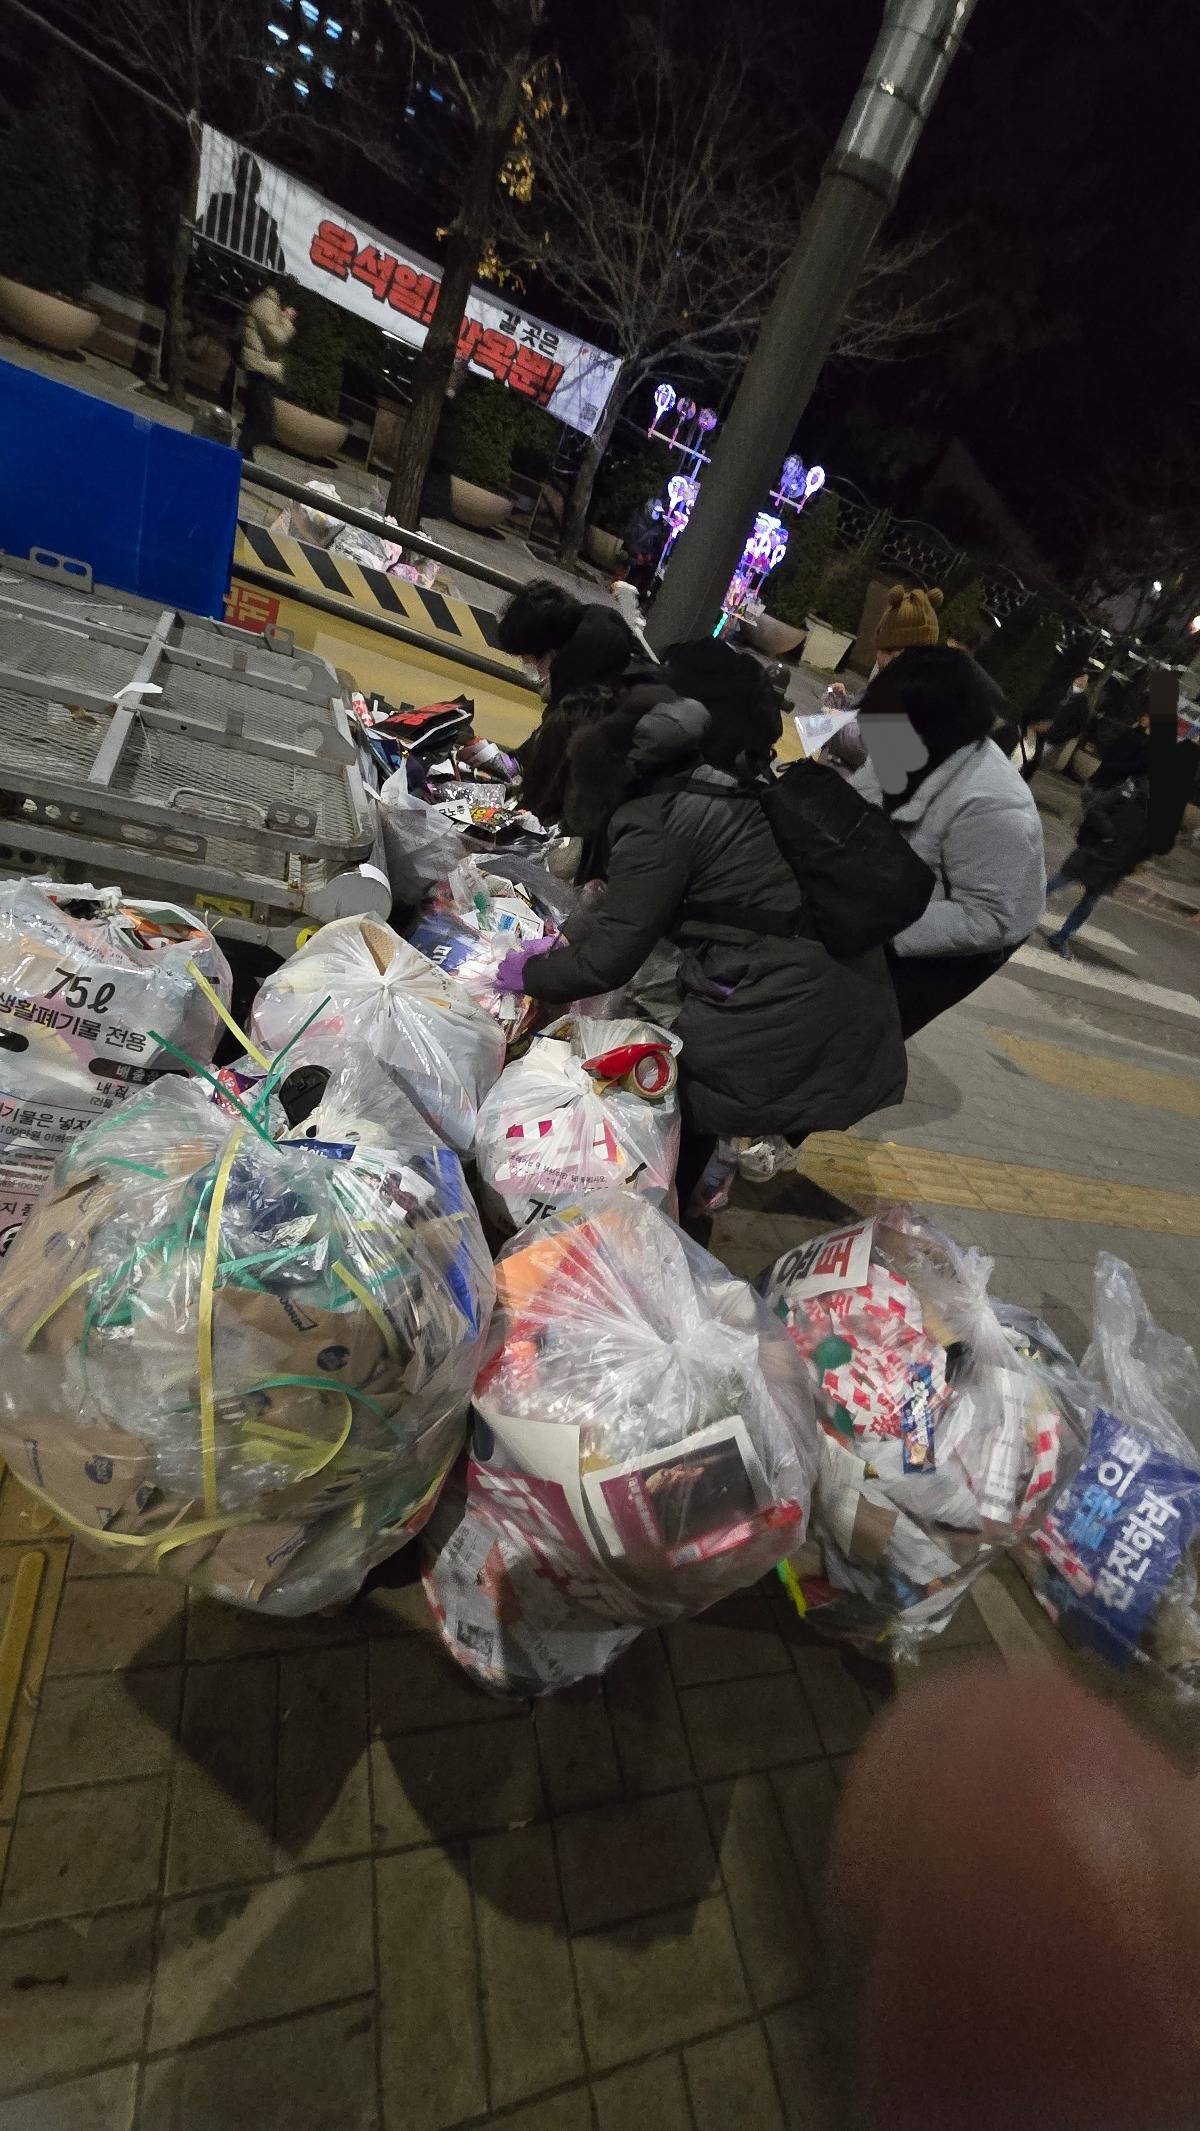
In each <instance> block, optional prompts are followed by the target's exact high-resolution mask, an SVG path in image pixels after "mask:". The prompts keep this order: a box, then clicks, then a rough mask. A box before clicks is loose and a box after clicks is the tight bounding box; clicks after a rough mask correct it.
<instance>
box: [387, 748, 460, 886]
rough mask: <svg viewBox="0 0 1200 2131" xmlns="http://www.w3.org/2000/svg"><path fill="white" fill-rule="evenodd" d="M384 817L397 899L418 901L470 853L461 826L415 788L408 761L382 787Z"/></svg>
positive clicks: (389, 862)
mask: <svg viewBox="0 0 1200 2131" xmlns="http://www.w3.org/2000/svg"><path fill="white" fill-rule="evenodd" d="M379 818H380V822H381V824H382V827H383V849H384V856H385V860H386V864H387V872H388V881H389V883H390V886H391V890H392V894H393V896H394V897H395V899H396V901H397V902H400V903H419V902H420V901H421V899H422V897H423V896H424V895H425V894H427V892H428V890H429V889H430V888H431V887H432V885H433V883H434V882H435V881H438V880H442V879H443V878H444V877H445V875H446V874H447V873H450V872H452V871H453V869H454V867H455V866H457V865H458V864H459V863H460V862H461V860H462V859H464V858H465V857H466V853H467V846H466V844H465V843H464V841H463V837H462V832H461V830H459V829H456V828H455V826H454V824H453V822H450V821H447V820H446V817H445V815H444V814H439V813H436V812H435V810H434V809H433V807H431V806H429V805H428V804H427V803H426V801H425V800H424V799H421V798H419V797H418V795H417V794H416V793H415V792H413V791H412V790H410V788H409V781H408V765H407V763H406V764H404V765H402V767H401V768H400V769H398V770H396V771H394V772H393V774H392V775H391V776H390V777H388V778H387V779H386V780H385V782H384V784H383V785H382V787H381V789H380V793H379Z"/></svg>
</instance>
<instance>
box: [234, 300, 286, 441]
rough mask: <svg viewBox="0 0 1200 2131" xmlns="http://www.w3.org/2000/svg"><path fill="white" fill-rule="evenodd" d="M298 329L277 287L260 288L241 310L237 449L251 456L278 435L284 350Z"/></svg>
mask: <svg viewBox="0 0 1200 2131" xmlns="http://www.w3.org/2000/svg"><path fill="white" fill-rule="evenodd" d="M295 331H296V313H295V311H294V310H292V309H291V308H290V307H285V306H284V305H283V304H282V303H281V302H280V300H279V290H278V289H276V288H265V289H260V290H259V293H258V295H257V296H255V297H254V299H253V301H252V302H250V303H248V304H247V305H246V308H245V310H244V312H243V313H242V368H243V370H244V371H245V373H246V377H245V386H244V391H243V397H244V399H245V403H246V412H245V416H244V419H243V421H242V433H241V436H240V438H239V440H238V450H239V451H240V452H241V454H242V457H243V459H252V458H253V457H254V454H255V452H256V451H257V450H258V447H259V445H260V444H269V443H270V441H271V438H272V437H273V436H274V434H275V388H276V386H277V385H281V384H282V383H283V351H284V349H285V348H286V347H287V346H288V345H289V343H290V341H291V339H292V336H293V334H294V333H295Z"/></svg>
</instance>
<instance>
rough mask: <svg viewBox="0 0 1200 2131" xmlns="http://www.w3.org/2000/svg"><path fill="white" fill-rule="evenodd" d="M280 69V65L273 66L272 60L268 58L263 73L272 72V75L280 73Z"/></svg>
mask: <svg viewBox="0 0 1200 2131" xmlns="http://www.w3.org/2000/svg"><path fill="white" fill-rule="evenodd" d="M279 71H280V70H279V68H278V67H273V66H272V65H271V62H270V60H268V61H267V64H266V66H265V67H264V68H263V73H264V74H272V75H278V73H279Z"/></svg>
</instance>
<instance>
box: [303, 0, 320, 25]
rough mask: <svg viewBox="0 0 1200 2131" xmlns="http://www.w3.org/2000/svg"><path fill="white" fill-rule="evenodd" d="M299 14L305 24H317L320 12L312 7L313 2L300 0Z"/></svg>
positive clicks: (317, 8)
mask: <svg viewBox="0 0 1200 2131" xmlns="http://www.w3.org/2000/svg"><path fill="white" fill-rule="evenodd" d="M300 13H301V14H302V15H303V17H304V20H305V21H306V22H319V21H320V19H321V10H320V8H319V7H314V6H313V0H300Z"/></svg>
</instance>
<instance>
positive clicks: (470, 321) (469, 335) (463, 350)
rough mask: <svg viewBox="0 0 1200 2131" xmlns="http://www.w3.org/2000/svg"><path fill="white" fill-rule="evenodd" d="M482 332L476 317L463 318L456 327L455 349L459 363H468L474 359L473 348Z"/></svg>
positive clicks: (474, 348) (475, 346)
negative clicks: (457, 327)
mask: <svg viewBox="0 0 1200 2131" xmlns="http://www.w3.org/2000/svg"><path fill="white" fill-rule="evenodd" d="M482 333H483V327H482V326H481V325H480V323H479V320H478V319H477V318H464V319H463V322H462V324H461V326H460V327H459V329H458V347H457V349H456V351H455V352H456V354H457V357H458V360H459V362H460V363H469V362H472V361H473V360H474V357H475V350H476V348H477V346H478V344H479V341H480V338H481V336H482Z"/></svg>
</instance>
